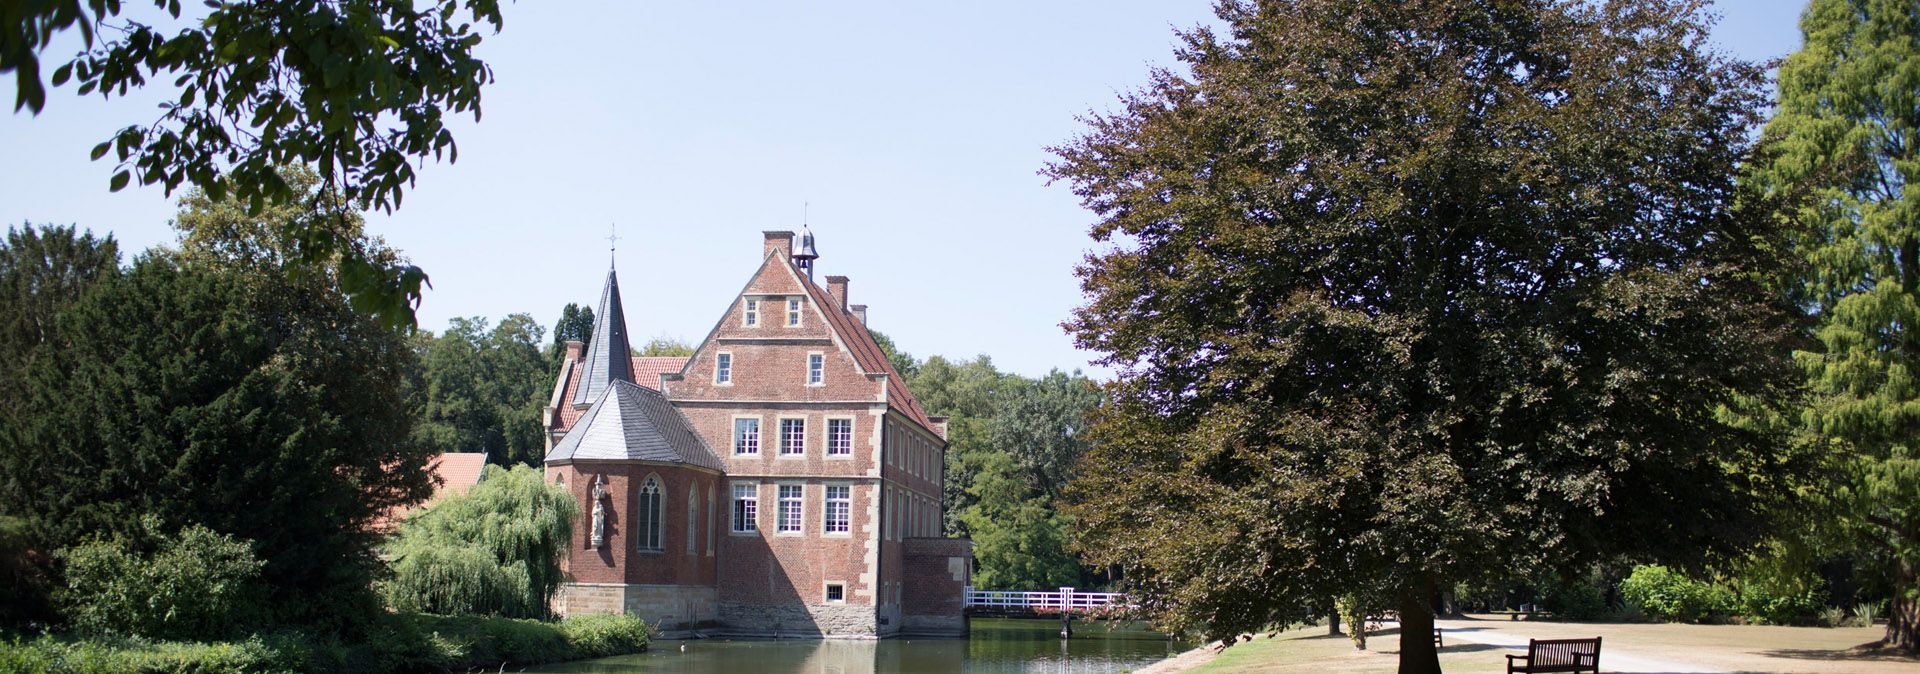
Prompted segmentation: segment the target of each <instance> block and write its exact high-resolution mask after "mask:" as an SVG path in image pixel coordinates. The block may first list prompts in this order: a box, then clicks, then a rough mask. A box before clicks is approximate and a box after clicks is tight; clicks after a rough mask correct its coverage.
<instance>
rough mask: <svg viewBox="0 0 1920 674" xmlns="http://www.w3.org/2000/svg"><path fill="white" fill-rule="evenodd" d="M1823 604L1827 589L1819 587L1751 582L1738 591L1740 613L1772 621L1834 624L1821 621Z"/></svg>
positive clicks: (1779, 622)
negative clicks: (1780, 586)
mask: <svg viewBox="0 0 1920 674" xmlns="http://www.w3.org/2000/svg"><path fill="white" fill-rule="evenodd" d="M1826 604H1827V602H1826V593H1825V592H1822V591H1819V590H1804V591H1799V592H1794V591H1778V590H1774V589H1772V588H1769V587H1768V586H1766V585H1762V584H1754V585H1749V586H1747V587H1746V588H1745V589H1744V591H1743V592H1742V593H1741V597H1740V615H1743V616H1746V617H1747V620H1748V621H1749V622H1764V623H1768V624H1773V625H1815V624H1829V625H1831V624H1837V621H1836V622H1835V623H1826V622H1824V617H1823V616H1822V612H1821V610H1822V609H1824V608H1825V607H1826ZM1841 613H1842V614H1844V613H1845V612H1844V611H1841Z"/></svg>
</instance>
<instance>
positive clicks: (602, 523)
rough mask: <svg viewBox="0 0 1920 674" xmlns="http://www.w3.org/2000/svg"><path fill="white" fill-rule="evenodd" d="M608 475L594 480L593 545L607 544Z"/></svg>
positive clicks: (597, 546) (604, 545)
mask: <svg viewBox="0 0 1920 674" xmlns="http://www.w3.org/2000/svg"><path fill="white" fill-rule="evenodd" d="M606 500H607V476H605V475H601V476H600V477H599V479H597V480H594V482H593V547H595V548H602V547H606V545H607V503H606Z"/></svg>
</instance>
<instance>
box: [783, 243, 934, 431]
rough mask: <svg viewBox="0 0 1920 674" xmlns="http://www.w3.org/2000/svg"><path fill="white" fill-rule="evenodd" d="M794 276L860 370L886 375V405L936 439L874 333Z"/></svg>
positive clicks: (805, 280) (829, 297)
mask: <svg viewBox="0 0 1920 674" xmlns="http://www.w3.org/2000/svg"><path fill="white" fill-rule="evenodd" d="M796 271H797V270H796ZM796 275H798V276H799V277H800V285H802V286H804V287H805V288H806V289H807V294H809V295H812V296H813V303H814V304H815V305H816V306H819V307H820V309H821V312H820V313H823V314H826V315H827V322H828V323H830V324H832V325H833V331H834V332H837V333H839V334H840V336H841V338H842V339H845V340H846V341H847V350H849V351H852V352H853V358H854V360H855V361H858V362H859V363H860V369H863V370H866V371H868V372H885V373H887V405H888V406H890V407H892V408H894V409H896V410H900V413H901V414H904V415H906V416H907V418H908V419H912V420H913V422H914V423H916V424H920V427H921V428H924V429H926V430H927V432H928V433H934V436H935V437H939V434H938V433H935V432H934V430H933V420H931V419H928V418H927V411H926V410H925V409H922V408H921V407H920V401H919V400H915V399H914V397H913V392H912V391H908V390H907V380H905V379H902V378H901V377H900V373H899V372H898V371H895V370H894V369H893V361H890V360H887V354H886V352H885V351H881V350H880V344H879V343H878V342H875V341H874V340H873V333H871V332H868V331H867V324H866V323H864V322H861V320H860V319H858V318H854V317H853V314H852V313H851V312H848V311H847V310H845V309H842V308H840V303H839V302H837V301H835V300H834V299H833V295H832V294H831V293H828V292H827V291H826V290H824V289H822V288H821V287H820V286H818V285H814V283H813V280H812V279H809V278H807V277H806V276H804V275H799V274H796Z"/></svg>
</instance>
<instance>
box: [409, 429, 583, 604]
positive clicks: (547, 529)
mask: <svg viewBox="0 0 1920 674" xmlns="http://www.w3.org/2000/svg"><path fill="white" fill-rule="evenodd" d="M578 514H579V506H578V505H577V504H575V503H574V502H573V498H572V497H571V496H569V495H568V494H567V492H566V491H565V490H563V489H561V488H559V487H556V486H553V485H549V484H547V483H546V482H544V481H543V480H541V476H540V471H539V470H538V469H535V468H529V467H526V466H515V467H514V468H513V469H511V470H508V469H503V468H500V467H499V466H487V469H486V472H485V473H484V474H482V476H481V480H480V483H479V484H478V485H475V486H474V487H473V489H472V490H470V491H468V492H467V493H466V494H461V495H456V496H451V497H448V498H446V499H444V500H442V501H440V502H439V503H436V504H434V505H433V506H431V507H429V508H427V509H425V510H422V511H420V512H419V513H417V514H415V515H414V516H412V517H409V518H407V520H406V521H405V522H403V523H401V525H400V528H399V530H398V531H396V532H395V535H394V536H393V538H392V539H390V540H389V542H388V544H387V548H386V552H387V558H388V560H390V565H391V568H392V570H393V576H392V578H391V579H389V580H387V581H386V582H384V583H383V584H382V586H381V591H382V593H383V594H384V595H385V596H386V599H387V604H388V605H389V606H391V607H393V608H394V609H396V610H401V611H419V612H424V613H438V614H444V615H492V616H505V617H510V618H546V617H548V608H547V607H548V603H549V600H551V599H552V598H553V594H554V592H555V591H556V590H558V589H559V587H560V581H561V573H560V557H561V555H564V554H566V545H567V540H568V539H569V537H570V536H572V532H573V519H574V517H575V516H576V515H578Z"/></svg>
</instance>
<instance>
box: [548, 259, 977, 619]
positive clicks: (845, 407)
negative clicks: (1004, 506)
mask: <svg viewBox="0 0 1920 674" xmlns="http://www.w3.org/2000/svg"><path fill="white" fill-rule="evenodd" d="M765 234H766V238H765V243H764V246H763V248H762V257H761V264H760V267H759V268H758V269H757V270H755V271H754V272H753V274H752V276H751V278H750V279H749V280H748V281H747V283H746V286H745V287H744V288H743V289H742V290H741V291H740V293H739V294H738V295H736V296H735V297H734V298H733V301H732V303H731V304H730V305H729V306H728V307H727V308H726V311H725V313H724V314H723V315H722V316H721V318H720V320H719V322H718V323H717V324H716V325H714V327H713V330H712V332H710V333H708V334H707V336H706V338H705V339H704V340H703V341H701V342H700V344H699V345H698V346H696V347H695V349H694V353H693V355H692V356H690V357H685V358H678V357H674V358H657V357H636V356H634V355H632V350H631V347H630V345H629V343H628V340H627V335H628V332H627V324H626V315H625V309H624V307H623V306H622V303H621V300H620V286H619V283H618V280H617V279H616V277H615V275H614V273H613V272H612V271H609V272H608V273H607V281H606V286H605V288H604V289H603V290H602V291H601V296H600V304H599V309H598V311H597V312H596V313H595V314H594V321H595V323H594V327H593V334H592V335H591V337H590V339H589V340H588V341H587V342H586V344H584V345H582V344H581V343H579V342H569V343H568V344H567V353H566V359H565V361H564V362H563V363H562V364H561V366H560V371H559V373H558V376H557V379H556V381H555V383H554V389H553V397H552V398H551V399H550V401H549V403H548V406H547V409H546V411H545V415H544V417H545V418H544V424H545V427H546V431H547V446H548V452H547V457H546V474H547V479H548V480H550V481H552V482H554V483H556V484H560V485H564V486H565V487H566V488H567V489H568V490H570V491H572V492H573V494H574V496H575V498H577V499H579V503H580V504H581V517H580V521H579V522H577V523H576V526H575V532H576V533H575V540H574V542H573V545H572V546H571V551H570V553H569V555H568V557H567V559H566V561H565V562H564V564H565V569H566V571H567V573H568V574H569V582H568V583H566V584H565V585H564V586H563V587H562V588H561V590H560V595H559V597H558V598H557V608H558V610H559V611H560V612H561V613H563V614H579V613H616V612H620V613H631V614H634V615H638V616H640V617H642V618H644V619H646V620H647V621H648V622H649V623H654V624H657V625H659V626H660V627H661V628H662V630H663V631H665V632H666V633H667V634H669V635H679V634H701V635H708V636H712V635H734V636H829V637H890V636H900V635H917V636H964V635H965V634H966V618H965V617H964V614H963V605H964V589H965V586H966V585H967V583H968V573H969V569H970V568H971V564H972V559H971V552H970V543H969V542H968V541H966V540H962V539H951V538H944V537H942V535H941V523H942V521H943V517H942V512H941V502H940V494H941V482H942V478H943V473H944V466H945V460H944V457H945V450H946V419H944V418H942V417H934V416H928V415H927V413H926V411H925V410H924V409H922V408H921V407H920V403H919V402H918V401H916V400H914V397H913V394H912V393H910V392H909V391H908V390H907V387H906V382H905V381H904V380H902V379H901V377H900V373H898V372H896V371H895V370H894V368H893V366H892V364H891V363H889V362H888V360H887V358H886V355H885V354H883V353H882V352H881V351H880V348H879V346H878V345H877V344H876V343H875V342H874V339H873V335H872V334H871V333H869V332H868V331H867V327H866V307H865V306H864V305H858V304H851V305H850V304H848V299H847V278H846V277H843V276H828V277H826V279H825V280H826V286H825V287H824V288H823V287H821V286H820V285H818V284H816V283H815V282H814V280H813V278H812V275H813V264H814V260H815V259H816V257H817V256H816V255H815V254H814V246H813V241H812V235H811V234H805V235H803V236H802V237H801V238H800V241H799V247H798V249H797V250H796V249H795V245H794V244H795V241H794V235H793V233H792V232H766V233H765Z"/></svg>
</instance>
